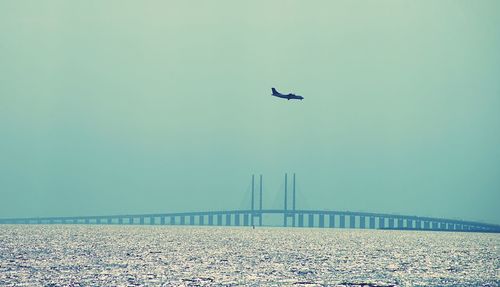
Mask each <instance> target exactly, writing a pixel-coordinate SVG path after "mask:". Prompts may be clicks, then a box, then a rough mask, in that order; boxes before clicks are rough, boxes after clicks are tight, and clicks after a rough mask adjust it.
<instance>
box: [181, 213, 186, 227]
mask: <svg viewBox="0 0 500 287" xmlns="http://www.w3.org/2000/svg"><path fill="white" fill-rule="evenodd" d="M180 218H181V225H186V217H185V216H184V215H181V216H180Z"/></svg>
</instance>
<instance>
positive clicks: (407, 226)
mask: <svg viewBox="0 0 500 287" xmlns="http://www.w3.org/2000/svg"><path fill="white" fill-rule="evenodd" d="M406 228H407V229H412V228H413V220H412V219H406Z"/></svg>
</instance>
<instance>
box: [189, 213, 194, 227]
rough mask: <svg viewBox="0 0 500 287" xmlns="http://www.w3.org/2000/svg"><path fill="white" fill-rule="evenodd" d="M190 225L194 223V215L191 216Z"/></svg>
mask: <svg viewBox="0 0 500 287" xmlns="http://www.w3.org/2000/svg"><path fill="white" fill-rule="evenodd" d="M189 225H194V215H190V216H189Z"/></svg>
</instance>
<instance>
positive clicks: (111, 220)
mask: <svg viewBox="0 0 500 287" xmlns="http://www.w3.org/2000/svg"><path fill="white" fill-rule="evenodd" d="M266 214H277V215H282V216H283V218H284V224H283V225H284V226H294V227H329V228H337V227H340V228H346V227H348V228H362V229H364V228H367V229H399V230H437V231H466V232H467V231H474V232H478V231H479V232H499V233H500V225H496V224H488V223H482V222H474V221H465V220H457V219H445V218H434V217H421V216H412V215H397V214H387V213H371V212H356V211H334V210H283V209H263V210H224V211H196V212H174V213H148V214H124V215H123V214H122V215H100V216H69V217H30V218H5V219H0V224H52V223H71V224H160V225H225V226H249V225H257V224H258V225H262V216H263V215H266ZM241 217H243V220H240V219H242V218H241ZM304 217H306V218H304ZM206 218H207V220H205V219H206ZM255 218H257V220H255ZM157 219H159V221H157ZM167 219H168V220H167ZM305 219H307V220H305ZM346 219H347V220H346ZM367 219H368V220H367ZM346 221H348V226H347V225H346Z"/></svg>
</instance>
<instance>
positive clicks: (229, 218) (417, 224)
mask: <svg viewBox="0 0 500 287" xmlns="http://www.w3.org/2000/svg"><path fill="white" fill-rule="evenodd" d="M292 182H293V184H292V194H291V196H292V198H291V206H289V203H290V199H289V197H288V175H287V174H285V185H284V187H285V188H284V201H283V209H263V208H262V193H263V188H262V175H260V178H259V183H260V184H259V202H258V203H259V205H258V207H257V206H255V198H256V196H255V195H256V194H255V176H253V175H252V189H251V191H252V194H251V205H250V208H249V209H246V210H223V211H196V212H175V213H151V214H125V215H107V216H68V217H31V218H4V219H0V224H127V225H134V224H137V225H198V226H263V217H264V215H278V216H282V217H283V225H282V226H284V227H319V228H357V229H393V230H432V231H460V232H494V233H500V225H497V224H488V223H482V222H474V221H466V220H457V219H445V218H434V217H421V216H413V215H395V214H387V213H372V212H356V211H335V210H302V209H296V188H295V186H296V185H295V174H293V180H292Z"/></svg>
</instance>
